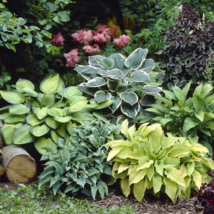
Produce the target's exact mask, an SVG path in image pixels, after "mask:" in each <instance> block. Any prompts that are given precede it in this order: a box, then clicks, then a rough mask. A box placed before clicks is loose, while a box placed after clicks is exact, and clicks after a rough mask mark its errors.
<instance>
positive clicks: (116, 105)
mask: <svg viewBox="0 0 214 214" xmlns="http://www.w3.org/2000/svg"><path fill="white" fill-rule="evenodd" d="M111 100H112V101H113V103H112V104H111V105H110V106H109V108H110V109H111V111H112V113H114V112H115V111H116V110H117V109H118V108H119V107H120V105H121V102H122V100H121V99H120V97H111Z"/></svg>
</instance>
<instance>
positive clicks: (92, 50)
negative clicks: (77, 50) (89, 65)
mask: <svg viewBox="0 0 214 214" xmlns="http://www.w3.org/2000/svg"><path fill="white" fill-rule="evenodd" d="M83 50H84V52H85V53H86V54H89V55H94V54H96V53H98V52H100V48H99V46H98V45H97V44H95V45H94V46H90V45H86V46H84V47H83Z"/></svg>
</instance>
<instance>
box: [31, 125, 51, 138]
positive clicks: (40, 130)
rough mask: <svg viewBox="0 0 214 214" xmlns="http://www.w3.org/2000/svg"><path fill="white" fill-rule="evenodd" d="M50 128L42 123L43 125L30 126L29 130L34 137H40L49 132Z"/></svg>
mask: <svg viewBox="0 0 214 214" xmlns="http://www.w3.org/2000/svg"><path fill="white" fill-rule="evenodd" d="M49 130H50V128H49V127H48V126H47V125H45V124H43V125H41V126H40V125H37V126H34V127H31V128H30V132H31V133H32V134H33V135H34V136H35V137H41V136H43V135H45V134H47V133H48V132H49Z"/></svg>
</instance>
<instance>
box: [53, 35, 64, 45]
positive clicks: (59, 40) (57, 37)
mask: <svg viewBox="0 0 214 214" xmlns="http://www.w3.org/2000/svg"><path fill="white" fill-rule="evenodd" d="M64 40H65V39H64V38H63V36H62V34H61V33H58V34H56V35H52V38H51V43H52V44H53V45H55V46H62V45H63V42H64Z"/></svg>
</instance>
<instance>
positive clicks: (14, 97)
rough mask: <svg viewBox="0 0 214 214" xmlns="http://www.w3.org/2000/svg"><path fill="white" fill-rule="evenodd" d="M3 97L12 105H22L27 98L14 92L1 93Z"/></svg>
mask: <svg viewBox="0 0 214 214" xmlns="http://www.w3.org/2000/svg"><path fill="white" fill-rule="evenodd" d="M0 93H1V96H2V98H3V99H4V100H6V101H7V102H8V103H11V104H20V103H23V102H24V101H25V97H24V96H23V95H22V94H21V93H18V92H14V91H0Z"/></svg>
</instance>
